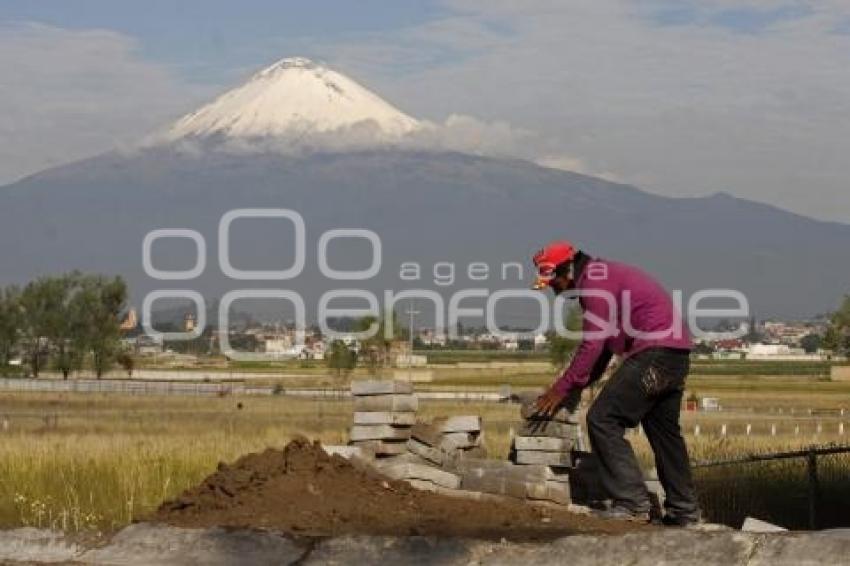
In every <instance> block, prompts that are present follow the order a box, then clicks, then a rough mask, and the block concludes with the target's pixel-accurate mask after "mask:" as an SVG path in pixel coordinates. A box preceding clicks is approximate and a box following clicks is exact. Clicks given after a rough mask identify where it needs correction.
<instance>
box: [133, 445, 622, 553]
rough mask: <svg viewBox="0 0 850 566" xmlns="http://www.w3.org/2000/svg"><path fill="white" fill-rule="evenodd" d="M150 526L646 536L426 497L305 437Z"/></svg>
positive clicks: (244, 465) (615, 526)
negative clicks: (326, 450) (334, 454)
mask: <svg viewBox="0 0 850 566" xmlns="http://www.w3.org/2000/svg"><path fill="white" fill-rule="evenodd" d="M145 519H146V520H151V519H152V520H154V521H158V522H163V523H168V524H172V525H177V526H183V527H211V526H223V527H244V528H265V529H271V530H275V531H280V532H284V533H287V534H291V535H302V536H329V535H339V534H370V535H440V536H465V537H476V538H490V539H492V538H496V539H499V538H507V539H511V540H545V539H549V538H553V537H557V536H563V535H565V534H573V533H590V532H593V533H620V532H624V531H628V530H634V529H635V528H638V527H636V526H634V525H631V524H628V523H621V522H607V521H601V520H598V519H595V518H593V517H589V516H585V515H577V514H574V513H570V512H568V511H566V510H565V509H564V510H562V509H554V508H551V507H546V508H541V507H537V506H532V505H528V504H526V503H524V502H522V501H519V500H516V501H514V500H505V501H501V500H500V501H492V500H487V501H480V500H469V499H459V498H456V497H450V496H446V495H442V494H436V493H430V492H425V491H420V490H416V489H414V488H412V487H411V486H410V485H408V484H407V483H405V482H402V481H392V480H388V479H385V478H383V477H381V476H379V475H377V473H376V472H374V471H371V469H369V468H368V467H365V466H364V467H362V468H361V467H358V466H355V465H353V464H352V463H351V462H349V461H348V460H346V459H344V458H342V457H340V456H329V455H328V454H327V453H326V452H325V451H324V450H322V448H321V445H320V444H319V443H318V442H316V443H311V442H309V441H308V440H307V439H305V438H298V439H295V440H293V441H292V442H291V443H290V444H288V445H287V446H286V447H285V448H284V449H283V450H282V451H281V450H275V449H268V450H266V451H265V452H262V453H258V454H249V455H247V456H243V457H242V458H240V459H239V460H237V461H236V462H235V463H234V464H232V465H227V464H219V466H218V471H216V472H215V473H214V474H212V475H211V476H209V477H208V478H206V479H205V480H204V481H203V482H202V483H201V484H200V485H198V486H196V487H194V488H192V489H189V490H187V491H186V492H184V493H183V494H182V495H181V496H180V497H178V498H177V499H175V500H173V501H167V502H165V503H164V504H162V506H161V507H160V508H159V510H157V512H156V513H155V515H154V516H153V517H146V518H145Z"/></svg>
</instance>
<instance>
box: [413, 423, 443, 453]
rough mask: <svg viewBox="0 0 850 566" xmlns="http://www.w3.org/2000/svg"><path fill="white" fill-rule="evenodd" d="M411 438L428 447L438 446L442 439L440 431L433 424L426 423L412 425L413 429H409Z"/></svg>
mask: <svg viewBox="0 0 850 566" xmlns="http://www.w3.org/2000/svg"><path fill="white" fill-rule="evenodd" d="M410 436H411V438H415V439H416V440H418V441H419V442H421V443H422V444H427V445H428V446H433V447H436V446H439V445H440V441H441V440H442V438H443V434H442V433H441V432H440V429H439V428H438V427H436V426H434V425H433V424H428V423H416V424H415V425H413V428H411V429H410Z"/></svg>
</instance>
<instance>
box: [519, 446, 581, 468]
mask: <svg viewBox="0 0 850 566" xmlns="http://www.w3.org/2000/svg"><path fill="white" fill-rule="evenodd" d="M516 463H517V464H541V465H544V466H560V467H565V468H569V467H571V466H572V465H573V459H572V456H571V455H570V453H569V452H541V451H539V450H517V451H516Z"/></svg>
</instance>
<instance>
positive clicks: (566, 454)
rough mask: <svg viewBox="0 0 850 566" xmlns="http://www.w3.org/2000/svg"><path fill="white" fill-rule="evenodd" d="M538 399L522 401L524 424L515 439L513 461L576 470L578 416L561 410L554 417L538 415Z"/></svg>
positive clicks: (531, 398)
mask: <svg viewBox="0 0 850 566" xmlns="http://www.w3.org/2000/svg"><path fill="white" fill-rule="evenodd" d="M535 401H536V396H533V397H532V396H527V397H525V398H523V399H521V402H522V406H521V408H520V414H521V416H522V418H523V425H522V427H521V428H520V430H519V432H518V434H517V436H516V437H515V438H514V442H513V450H512V452H511V457H512V458H511V459H512V460H513V461H514V462H516V463H517V464H525V465H544V466H551V467H553V468H571V467H573V464H574V462H573V457H572V452H573V449H574V448H576V443H577V441H578V438H579V424H578V415H577V413H576V411H575V410H570V409H569V408H567V407H561V408H560V409H558V410H557V411H556V412H555V413H554V414H552V415H547V416H545V417H544V416H541V415H540V414H539V413H537V412H536V409H535V407H534V403H535Z"/></svg>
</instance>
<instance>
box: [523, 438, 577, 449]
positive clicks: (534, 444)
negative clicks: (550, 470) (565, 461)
mask: <svg viewBox="0 0 850 566" xmlns="http://www.w3.org/2000/svg"><path fill="white" fill-rule="evenodd" d="M573 444H574V443H573V440H572V439H570V438H556V437H552V436H517V437H516V438H514V448H516V449H517V450H545V451H547V452H559V451H560V452H566V451H569V450H571V449H572V448H573Z"/></svg>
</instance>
